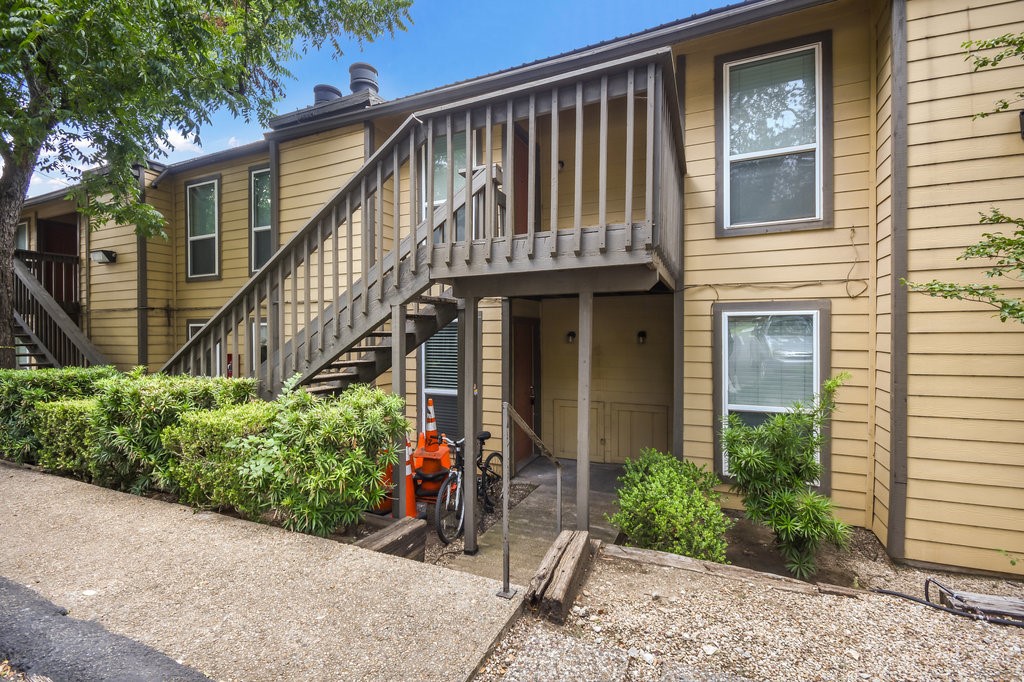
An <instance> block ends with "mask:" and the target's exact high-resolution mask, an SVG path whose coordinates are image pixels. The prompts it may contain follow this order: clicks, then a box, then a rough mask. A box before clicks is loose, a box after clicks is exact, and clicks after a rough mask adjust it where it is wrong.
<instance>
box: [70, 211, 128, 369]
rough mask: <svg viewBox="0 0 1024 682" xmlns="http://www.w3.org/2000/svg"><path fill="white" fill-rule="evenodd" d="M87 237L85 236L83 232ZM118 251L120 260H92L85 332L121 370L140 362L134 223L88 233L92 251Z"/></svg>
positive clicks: (86, 303)
mask: <svg viewBox="0 0 1024 682" xmlns="http://www.w3.org/2000/svg"><path fill="white" fill-rule="evenodd" d="M81 237H82V239H83V240H85V239H86V236H85V235H81ZM97 249H109V250H111V251H116V252H117V262H116V263H108V264H100V263H90V264H89V266H88V267H89V271H90V272H91V275H90V280H91V281H89V282H88V294H87V300H86V301H85V302H84V304H83V305H84V310H85V312H86V318H85V324H84V327H85V331H86V333H87V334H88V335H89V338H90V339H91V340H92V342H93V343H94V344H95V345H96V347H97V348H98V349H99V350H100V352H101V353H103V354H104V355H105V356H106V358H107V359H108V360H109V361H110V362H111V363H113V364H115V365H117V367H118V369H123V370H126V369H131V368H132V367H134V366H135V365H136V364H137V363H138V361H139V349H138V330H139V322H138V270H137V267H138V247H137V238H136V235H135V226H134V225H113V224H108V225H104V226H102V227H100V228H99V229H96V230H93V231H92V233H91V234H89V235H88V248H83V249H82V253H83V254H85V257H86V258H88V252H89V250H93V251H95V250H97Z"/></svg>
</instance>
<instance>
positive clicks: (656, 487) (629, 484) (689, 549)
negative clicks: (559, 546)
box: [608, 448, 732, 563]
mask: <svg viewBox="0 0 1024 682" xmlns="http://www.w3.org/2000/svg"><path fill="white" fill-rule="evenodd" d="M625 468H626V473H625V474H624V475H623V476H622V477H621V478H619V483H620V484H621V485H620V487H619V490H618V495H619V511H618V512H616V513H615V514H614V515H613V516H611V517H609V519H608V520H609V521H610V522H611V523H612V524H614V525H615V526H616V527H618V528H619V529H620V530H621V531H622V532H623V533H625V534H626V536H627V537H628V538H629V542H630V543H631V544H633V545H635V546H637V547H643V548H645V549H657V550H660V551H663V552H672V553H673V554H683V555H685V556H689V557H694V558H695V559H704V560H707V561H717V562H719V563H724V562H725V548H726V542H725V532H726V531H727V530H728V529H729V526H730V525H732V523H731V521H729V519H728V518H727V517H726V516H725V514H723V513H722V509H721V507H720V506H719V502H718V499H719V495H718V493H717V492H716V491H715V486H717V485H719V484H720V483H721V482H720V481H719V480H718V478H717V477H716V476H715V475H714V473H712V472H710V471H708V470H707V469H705V468H704V467H698V466H697V465H696V464H694V463H693V462H690V461H685V460H680V459H677V458H676V457H673V456H672V455H668V454H665V453H662V452H659V451H658V450H655V449H653V448H645V449H644V450H643V451H642V452H641V453H640V457H639V458H638V459H635V460H627V461H626V465H625Z"/></svg>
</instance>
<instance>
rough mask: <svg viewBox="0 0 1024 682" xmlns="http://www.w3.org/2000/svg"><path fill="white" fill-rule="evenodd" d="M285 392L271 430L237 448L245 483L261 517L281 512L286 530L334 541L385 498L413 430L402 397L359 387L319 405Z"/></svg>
mask: <svg viewBox="0 0 1024 682" xmlns="http://www.w3.org/2000/svg"><path fill="white" fill-rule="evenodd" d="M295 383H296V382H295V379H292V380H290V381H289V382H287V383H286V384H285V389H284V391H282V393H281V397H280V398H278V400H277V401H276V403H275V405H276V407H277V414H276V415H275V417H274V422H273V424H271V425H270V427H269V428H268V429H267V431H266V432H265V433H264V434H262V435H253V436H249V437H247V438H244V439H242V440H241V441H239V443H238V444H239V446H240V448H241V450H242V452H241V455H240V456H241V457H242V458H243V459H244V460H245V464H244V465H243V467H242V475H243V477H244V478H245V483H246V487H247V490H248V491H249V493H250V494H251V495H252V496H253V497H254V498H255V499H258V500H259V504H260V509H259V510H257V511H267V510H271V509H273V510H276V511H278V512H280V513H281V514H282V516H283V522H284V526H285V527H286V528H289V529H291V530H297V531H301V532H303V533H312V534H315V535H328V534H329V533H331V531H333V530H335V529H336V528H337V527H339V526H341V525H352V524H355V523H356V522H358V521H359V520H360V518H361V516H362V513H363V512H364V511H366V510H367V509H370V508H371V507H373V506H374V505H376V504H378V503H379V502H380V501H381V499H382V498H383V497H384V493H385V490H384V483H383V474H384V469H385V468H386V467H387V465H388V464H394V463H396V462H397V461H398V448H397V447H396V444H397V443H398V442H399V441H402V442H404V440H405V434H406V432H407V430H408V428H409V425H408V423H407V422H406V420H405V404H404V401H403V400H402V397H401V396H395V395H391V394H387V393H384V392H383V391H380V390H379V389H375V388H371V387H368V386H362V385H357V386H354V387H352V388H350V389H349V390H347V391H345V393H344V394H342V396H341V397H340V398H336V399H328V400H319V399H316V398H313V397H311V396H310V395H309V394H307V393H306V392H305V391H304V390H302V389H296V388H295Z"/></svg>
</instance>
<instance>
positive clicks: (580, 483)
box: [576, 291, 594, 530]
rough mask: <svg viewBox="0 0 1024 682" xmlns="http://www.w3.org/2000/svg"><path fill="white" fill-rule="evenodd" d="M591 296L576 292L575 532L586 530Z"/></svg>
mask: <svg viewBox="0 0 1024 682" xmlns="http://www.w3.org/2000/svg"><path fill="white" fill-rule="evenodd" d="M593 333H594V292H592V291H581V292H580V320H579V329H578V330H577V338H578V339H579V344H578V346H577V347H578V348H579V357H578V360H577V365H578V367H579V373H578V378H577V394H576V443H577V445H576V530H590V374H591V371H590V370H591V363H592V358H591V354H592V351H593V348H594V336H593Z"/></svg>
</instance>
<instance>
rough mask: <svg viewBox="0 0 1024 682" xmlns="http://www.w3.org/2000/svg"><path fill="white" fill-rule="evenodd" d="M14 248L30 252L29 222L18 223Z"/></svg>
mask: <svg viewBox="0 0 1024 682" xmlns="http://www.w3.org/2000/svg"><path fill="white" fill-rule="evenodd" d="M14 248H15V249H20V250H22V251H28V221H27V220H23V221H21V222H20V223H18V228H17V231H16V232H15V233H14Z"/></svg>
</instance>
